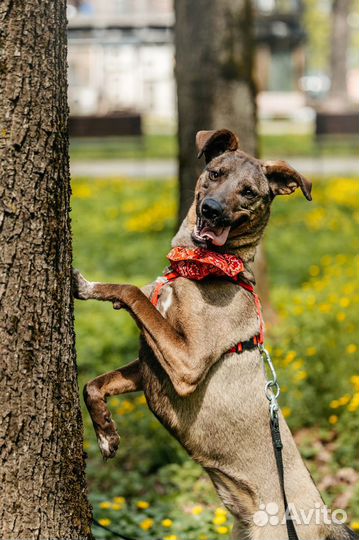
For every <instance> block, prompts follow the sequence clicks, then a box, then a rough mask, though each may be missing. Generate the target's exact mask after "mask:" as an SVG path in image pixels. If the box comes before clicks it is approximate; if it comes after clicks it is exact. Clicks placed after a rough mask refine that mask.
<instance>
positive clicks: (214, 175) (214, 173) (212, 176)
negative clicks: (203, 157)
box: [208, 171, 222, 180]
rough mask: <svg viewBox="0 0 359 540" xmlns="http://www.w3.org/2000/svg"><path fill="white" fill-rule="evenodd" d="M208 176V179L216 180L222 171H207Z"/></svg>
mask: <svg viewBox="0 0 359 540" xmlns="http://www.w3.org/2000/svg"><path fill="white" fill-rule="evenodd" d="M208 176H209V179H210V180H217V179H218V178H219V177H220V176H222V171H208Z"/></svg>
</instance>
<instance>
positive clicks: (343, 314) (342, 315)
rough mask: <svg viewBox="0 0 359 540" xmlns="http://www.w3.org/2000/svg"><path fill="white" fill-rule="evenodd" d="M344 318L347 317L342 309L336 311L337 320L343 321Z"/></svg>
mask: <svg viewBox="0 0 359 540" xmlns="http://www.w3.org/2000/svg"><path fill="white" fill-rule="evenodd" d="M346 318H347V316H346V315H345V313H343V312H342V311H340V312H339V313H338V315H337V321H339V322H343V321H345V319H346Z"/></svg>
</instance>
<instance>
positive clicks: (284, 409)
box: [282, 407, 292, 418]
mask: <svg viewBox="0 0 359 540" xmlns="http://www.w3.org/2000/svg"><path fill="white" fill-rule="evenodd" d="M282 413H283V416H284V418H288V416H290V415H291V414H292V409H291V408H290V407H282Z"/></svg>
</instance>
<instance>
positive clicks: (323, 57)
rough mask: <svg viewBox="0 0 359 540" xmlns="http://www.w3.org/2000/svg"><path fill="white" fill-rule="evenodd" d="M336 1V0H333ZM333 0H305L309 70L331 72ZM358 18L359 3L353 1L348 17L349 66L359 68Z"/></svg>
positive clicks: (304, 20)
mask: <svg viewBox="0 0 359 540" xmlns="http://www.w3.org/2000/svg"><path fill="white" fill-rule="evenodd" d="M332 1H334V0H332ZM332 1H330V0H304V7H305V9H304V14H303V25H304V29H305V31H306V33H307V46H306V49H307V54H306V70H307V72H323V73H329V71H330V70H329V61H330V49H331V42H330V39H331V35H332V17H331V15H332ZM358 20H359V5H358V3H357V2H354V1H352V2H351V8H350V15H349V19H348V32H349V35H350V37H349V51H348V67H355V68H358V54H357V50H358V46H359V35H358V26H359V24H358Z"/></svg>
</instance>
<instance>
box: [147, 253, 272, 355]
mask: <svg viewBox="0 0 359 540" xmlns="http://www.w3.org/2000/svg"><path fill="white" fill-rule="evenodd" d="M167 259H168V260H169V261H170V263H171V266H170V267H169V268H168V270H167V271H166V272H165V273H164V275H163V277H162V281H160V282H159V283H158V284H157V285H156V287H155V289H154V291H153V293H152V296H151V302H152V304H153V305H154V306H155V307H157V306H158V302H159V298H160V294H161V291H162V287H164V286H165V285H167V284H168V283H171V282H172V281H174V280H175V279H177V278H179V277H185V278H187V279H192V280H195V281H201V280H202V279H205V278H206V277H208V276H213V277H225V278H229V279H231V280H232V281H234V282H235V283H236V284H237V285H239V286H240V287H243V289H246V290H247V291H249V292H250V293H252V295H253V298H254V301H255V304H256V309H257V315H258V320H259V334H257V335H255V336H253V337H252V338H250V339H249V340H247V341H240V342H239V343H237V344H236V345H234V347H232V348H231V349H229V350H228V351H227V353H241V352H243V351H245V350H251V349H254V348H255V347H257V346H258V345H262V344H263V342H264V322H263V317H262V309H261V303H260V300H259V297H258V295H257V294H256V293H255V291H254V287H253V286H252V285H250V284H249V283H246V282H244V281H240V279H239V274H241V273H242V272H243V271H244V269H245V268H244V264H243V261H242V260H241V259H239V258H238V257H236V256H235V255H229V254H223V255H222V254H220V253H215V252H214V251H208V250H207V249H202V248H196V249H191V248H184V247H176V248H173V249H172V250H171V251H170V252H169V254H168V255H167ZM227 353H226V354H227Z"/></svg>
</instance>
